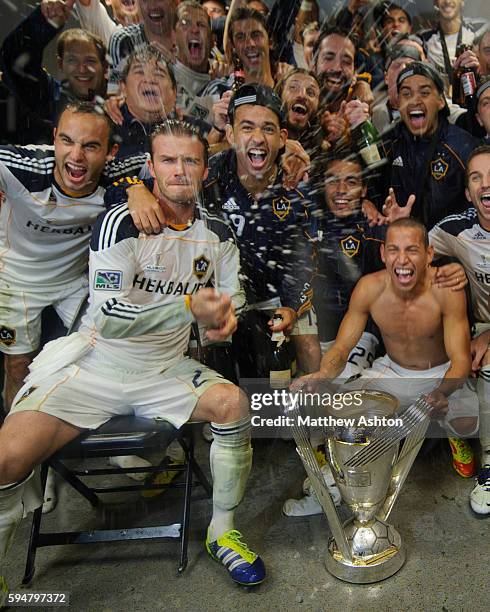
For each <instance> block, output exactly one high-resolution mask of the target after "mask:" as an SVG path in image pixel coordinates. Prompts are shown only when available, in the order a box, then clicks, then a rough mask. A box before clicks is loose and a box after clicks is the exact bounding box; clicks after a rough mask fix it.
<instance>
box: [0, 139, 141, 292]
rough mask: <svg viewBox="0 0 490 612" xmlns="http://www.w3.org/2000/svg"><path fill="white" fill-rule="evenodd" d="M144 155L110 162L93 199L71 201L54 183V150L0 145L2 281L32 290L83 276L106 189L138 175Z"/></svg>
mask: <svg viewBox="0 0 490 612" xmlns="http://www.w3.org/2000/svg"><path fill="white" fill-rule="evenodd" d="M145 159H146V157H145V156H137V157H131V158H127V159H123V160H118V161H117V162H109V163H108V164H107V165H106V168H105V170H104V174H103V175H102V177H101V181H100V186H99V187H98V188H97V189H96V190H95V191H94V192H93V193H92V194H90V195H87V196H84V197H79V198H76V197H69V196H67V195H66V194H64V193H63V192H62V191H61V190H60V188H59V187H57V185H56V184H55V182H54V177H53V172H54V166H55V160H54V147H53V146H27V147H13V146H8V147H0V190H2V191H3V192H4V193H5V199H4V202H3V204H2V207H1V211H0V278H1V279H2V280H4V281H6V282H8V283H12V284H13V285H14V286H16V287H19V288H22V287H25V288H26V289H27V290H32V289H34V288H37V287H40V286H49V287H54V286H58V285H64V284H66V283H71V282H74V281H76V280H77V279H79V278H81V276H82V275H83V273H84V272H85V270H86V268H87V257H88V246H89V242H90V235H91V232H92V226H93V224H94V222H95V220H96V218H97V216H98V215H99V214H100V213H101V211H102V210H103V208H104V193H105V185H106V184H107V183H110V182H112V181H115V180H117V179H119V178H122V177H123V176H126V175H127V174H130V175H131V174H138V172H139V170H140V168H141V167H142V166H143V165H144V163H145Z"/></svg>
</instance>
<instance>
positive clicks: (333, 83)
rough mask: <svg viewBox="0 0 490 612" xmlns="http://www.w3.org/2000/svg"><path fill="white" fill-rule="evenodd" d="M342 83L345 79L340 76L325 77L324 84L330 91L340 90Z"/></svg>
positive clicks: (330, 75)
mask: <svg viewBox="0 0 490 612" xmlns="http://www.w3.org/2000/svg"><path fill="white" fill-rule="evenodd" d="M344 82H345V79H344V77H343V76H342V75H333V74H327V75H326V76H325V83H326V85H327V86H328V87H329V88H330V89H341V88H342V87H343V85H344Z"/></svg>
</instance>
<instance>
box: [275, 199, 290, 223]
mask: <svg viewBox="0 0 490 612" xmlns="http://www.w3.org/2000/svg"><path fill="white" fill-rule="evenodd" d="M290 210H291V200H288V199H287V198H285V197H284V196H282V197H281V198H274V199H273V200H272V212H273V213H274V214H275V215H276V217H277V218H278V219H279V220H280V221H284V219H285V218H286V217H287V216H288V215H289V211H290Z"/></svg>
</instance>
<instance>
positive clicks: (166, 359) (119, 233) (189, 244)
mask: <svg viewBox="0 0 490 612" xmlns="http://www.w3.org/2000/svg"><path fill="white" fill-rule="evenodd" d="M239 265H240V262H239V251H238V248H237V246H236V243H235V240H234V236H233V233H232V231H231V230H230V228H229V227H228V226H227V225H226V223H224V221H222V220H220V219H217V218H215V217H210V216H208V215H207V214H205V213H202V214H201V218H197V219H195V220H194V222H193V223H192V224H191V225H190V226H189V227H186V228H184V229H176V228H172V227H166V228H165V229H164V230H163V232H162V233H161V234H159V235H158V236H146V235H144V234H140V233H139V232H138V230H137V229H136V227H135V225H134V223H133V221H132V218H131V216H130V214H129V210H128V207H127V204H121V205H119V206H115V207H114V208H112V209H111V210H109V211H108V212H106V213H105V214H103V215H101V216H100V217H99V219H98V220H97V223H96V225H95V228H94V232H93V235H92V241H91V249H90V274H89V277H90V304H89V308H88V311H87V314H86V315H85V317H84V318H83V320H82V324H81V327H80V333H81V334H84V335H90V337H91V341H92V344H93V345H94V347H95V351H96V353H98V354H99V355H100V356H101V358H102V359H103V361H105V362H109V363H113V364H114V365H115V366H116V367H118V368H124V369H125V370H144V371H145V372H148V373H151V372H161V371H163V370H166V369H167V368H169V367H171V366H172V365H173V364H175V363H177V362H178V361H179V360H180V359H182V356H183V354H184V353H185V351H186V349H187V345H188V341H189V333H190V327H191V323H192V321H193V316H192V313H191V312H190V310H189V308H188V307H187V305H186V299H185V296H189V295H193V294H195V293H196V292H197V291H198V290H199V289H200V288H202V287H205V286H206V285H209V284H210V283H211V284H213V285H215V286H217V288H218V290H219V291H220V292H224V293H227V294H229V295H230V296H231V297H232V299H233V303H234V304H235V308H236V309H237V310H239V309H240V308H241V307H242V306H243V304H244V302H245V297H244V293H243V291H242V289H241V287H240V283H239V280H238V271H239Z"/></svg>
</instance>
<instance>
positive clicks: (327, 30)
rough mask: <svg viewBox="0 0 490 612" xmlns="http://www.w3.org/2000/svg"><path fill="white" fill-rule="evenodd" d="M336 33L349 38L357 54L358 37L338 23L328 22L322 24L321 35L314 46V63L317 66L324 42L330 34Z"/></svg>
mask: <svg viewBox="0 0 490 612" xmlns="http://www.w3.org/2000/svg"><path fill="white" fill-rule="evenodd" d="M334 34H336V35H337V36H341V37H342V38H347V40H350V42H351V43H352V45H353V47H354V55H355V52H356V50H357V45H358V42H359V41H358V40H357V37H355V36H353V35H352V34H351V32H349V30H346V29H344V28H341V27H340V26H338V25H336V24H333V25H332V24H327V25H326V26H322V28H321V30H320V36H319V37H318V38H317V39H316V41H315V44H314V46H313V64H314V66H315V67H316V64H317V60H318V53H319V51H320V47H321V45H322V42H323V41H324V40H325V38H328V37H329V36H333V35H334Z"/></svg>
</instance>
